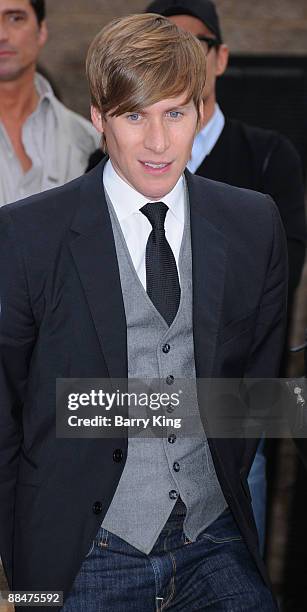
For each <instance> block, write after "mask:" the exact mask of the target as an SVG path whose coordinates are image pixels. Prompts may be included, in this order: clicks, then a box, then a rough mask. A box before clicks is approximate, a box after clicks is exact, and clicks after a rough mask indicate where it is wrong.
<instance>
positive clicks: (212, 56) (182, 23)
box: [168, 15, 228, 103]
mask: <svg viewBox="0 0 307 612" xmlns="http://www.w3.org/2000/svg"><path fill="white" fill-rule="evenodd" d="M168 19H169V20H170V21H172V22H173V23H175V24H176V25H177V26H178V27H179V28H181V29H182V30H185V31H186V32H190V33H191V34H194V36H196V37H198V36H208V37H209V38H215V35H214V34H213V33H212V32H211V31H210V30H209V29H208V28H207V26H205V24H204V23H203V22H202V21H201V20H200V19H197V18H196V17H192V16H191V15H172V16H170V17H168ZM202 45H203V47H204V53H205V54H206V57H207V62H206V69H207V73H206V85H205V89H204V102H205V103H206V102H207V101H208V99H209V98H211V97H212V96H214V97H215V85H216V78H217V77H218V76H220V75H221V74H223V72H224V71H225V70H226V67H227V62H228V47H227V46H226V45H220V46H219V47H217V48H216V47H212V48H211V50H210V51H208V47H207V45H206V43H202Z"/></svg>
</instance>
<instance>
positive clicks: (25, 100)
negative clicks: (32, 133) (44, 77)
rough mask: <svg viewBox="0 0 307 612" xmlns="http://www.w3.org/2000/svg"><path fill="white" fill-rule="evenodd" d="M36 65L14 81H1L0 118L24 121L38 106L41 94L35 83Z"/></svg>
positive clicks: (18, 121)
mask: <svg viewBox="0 0 307 612" xmlns="http://www.w3.org/2000/svg"><path fill="white" fill-rule="evenodd" d="M34 75H35V67H33V68H32V69H31V71H27V72H26V73H24V74H22V75H21V76H20V77H18V79H16V80H14V81H7V82H1V81H0V118H1V119H2V120H3V121H14V122H16V123H23V122H24V121H25V120H26V118H27V117H28V116H29V115H31V113H33V111H34V110H35V108H36V107H37V104H38V100H39V96H38V93H37V91H36V89H35V84H34Z"/></svg>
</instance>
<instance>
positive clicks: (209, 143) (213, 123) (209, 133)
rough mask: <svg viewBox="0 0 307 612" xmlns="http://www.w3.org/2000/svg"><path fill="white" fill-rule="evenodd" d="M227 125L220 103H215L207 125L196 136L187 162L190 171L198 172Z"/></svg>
mask: <svg viewBox="0 0 307 612" xmlns="http://www.w3.org/2000/svg"><path fill="white" fill-rule="evenodd" d="M224 125H225V117H224V115H223V113H222V111H221V109H220V107H219V105H218V104H216V105H215V111H214V114H213V116H212V117H211V119H210V121H208V123H207V125H205V127H204V128H203V129H202V130H201V131H200V132H198V134H197V136H196V137H195V140H194V143H193V148H192V155H191V159H190V161H189V162H188V164H187V168H188V170H190V172H193V174H194V172H196V170H197V168H199V166H200V165H201V164H202V163H203V161H204V159H205V158H206V157H207V155H209V154H210V153H211V151H212V149H213V147H214V146H215V145H216V143H217V141H218V139H219V137H220V135H221V133H222V131H223V129H224Z"/></svg>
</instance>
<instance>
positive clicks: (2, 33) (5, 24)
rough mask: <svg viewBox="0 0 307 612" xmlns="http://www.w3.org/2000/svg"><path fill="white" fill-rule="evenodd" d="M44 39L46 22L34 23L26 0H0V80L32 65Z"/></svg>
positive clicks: (33, 15) (3, 80)
mask: <svg viewBox="0 0 307 612" xmlns="http://www.w3.org/2000/svg"><path fill="white" fill-rule="evenodd" d="M46 39H47V29H46V24H45V22H42V23H41V25H39V24H38V22H37V18H36V14H35V11H34V10H33V8H32V6H31V4H30V2H29V0H0V82H1V81H2V82H6V81H14V80H16V79H18V78H19V77H20V76H21V75H22V74H24V73H25V72H26V71H27V70H29V69H33V67H35V65H36V62H37V58H38V55H39V52H40V50H41V48H42V47H43V45H44V44H45V42H46Z"/></svg>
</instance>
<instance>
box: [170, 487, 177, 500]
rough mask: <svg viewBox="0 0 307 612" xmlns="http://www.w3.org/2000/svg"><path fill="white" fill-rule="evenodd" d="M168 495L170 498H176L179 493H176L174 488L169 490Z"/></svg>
mask: <svg viewBox="0 0 307 612" xmlns="http://www.w3.org/2000/svg"><path fill="white" fill-rule="evenodd" d="M168 495H169V498H170V499H178V497H179V493H177V491H175V490H174V489H173V490H172V491H170V492H169V494H168Z"/></svg>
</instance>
